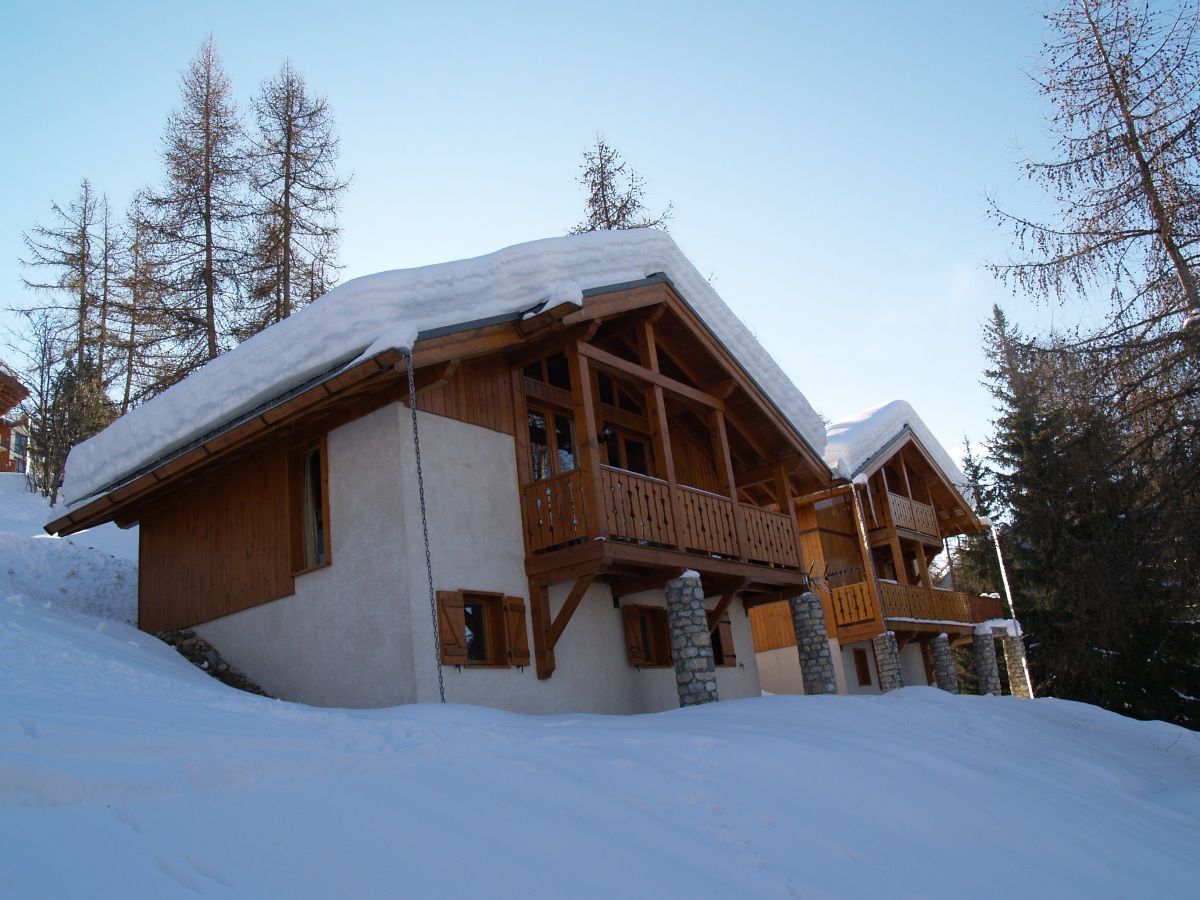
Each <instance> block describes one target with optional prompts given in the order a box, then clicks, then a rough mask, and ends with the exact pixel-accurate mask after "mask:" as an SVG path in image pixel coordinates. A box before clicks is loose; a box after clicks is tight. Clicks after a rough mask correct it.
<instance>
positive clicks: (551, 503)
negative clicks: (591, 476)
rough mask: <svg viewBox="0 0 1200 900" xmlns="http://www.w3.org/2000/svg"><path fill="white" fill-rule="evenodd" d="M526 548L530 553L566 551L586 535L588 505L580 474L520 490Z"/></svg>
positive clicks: (559, 476)
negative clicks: (562, 548) (562, 549)
mask: <svg viewBox="0 0 1200 900" xmlns="http://www.w3.org/2000/svg"><path fill="white" fill-rule="evenodd" d="M521 505H522V506H523V507H524V511H525V544H526V546H527V547H529V551H530V552H531V553H537V552H538V551H540V550H550V549H553V548H555V547H564V546H566V545H567V544H569V543H571V542H572V541H577V540H582V539H583V538H586V537H587V536H588V535H587V502H586V500H585V499H584V493H583V476H582V475H581V474H580V472H579V470H578V469H576V470H575V471H573V472H564V473H563V474H562V475H555V476H554V477H553V478H545V479H543V480H541V481H535V482H533V483H532V484H527V485H525V487H524V488H522V489H521Z"/></svg>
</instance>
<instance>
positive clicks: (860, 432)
mask: <svg viewBox="0 0 1200 900" xmlns="http://www.w3.org/2000/svg"><path fill="white" fill-rule="evenodd" d="M906 425H907V426H908V427H909V428H910V429H912V432H913V434H915V435H916V437H917V440H919V441H920V442H921V446H922V447H924V448H925V451H926V452H927V453H928V454H929V456H930V458H931V459H932V460H933V461H934V462H935V463H936V464H937V467H938V468H939V469H941V470H942V474H943V475H945V476H946V478H947V480H948V481H949V482H950V483H951V484H953V485H954V486H955V488H956V489H957V490H958V492H959V493H960V494H962V495H963V497H964V498H965V499H967V500H968V501H969V500H971V498H972V497H973V496H974V494H973V492H972V491H971V485H970V483H969V482H968V481H967V477H966V476H965V475H963V473H962V470H961V469H959V467H958V466H957V465H956V464H955V462H954V460H953V459H951V458H950V454H949V453H947V452H946V449H945V448H944V447H943V446H942V445H941V444H940V443H939V442H938V439H937V438H935V437H934V436H933V432H932V431H930V430H929V428H928V426H926V424H925V423H924V422H922V421H921V417H920V416H918V415H917V411H916V410H915V409H913V408H912V406H910V405H909V404H908V403H906V402H905V401H903V400H893V401H892V402H891V403H881V404H879V405H878V406H872V407H870V408H869V409H864V410H863V411H862V412H858V413H855V414H854V415H852V416H850V417H849V418H846V419H842V420H841V421H838V422H834V423H833V424H832V425H830V426H829V427H828V428H826V429H825V463H826V464H827V465H828V466H829V468H830V469H832V470H833V472H834V474H835V475H837V476H839V477H841V478H845V479H847V480H849V479H851V478H853V477H854V476H855V475H857V474H858V473H859V470H860V469H861V468H862V467H863V466H864V465H866V464H867V462H868V461H870V459H871V457H873V456H874V455H875V454H876V453H878V452H879V451H880V450H882V449H883V448H884V447H886V446H887V445H888V444H889V443H890V442H891V441H892V440H893V439H894V438H896V437H897V436H899V435H900V434H901V432H903V431H904V427H905V426H906Z"/></svg>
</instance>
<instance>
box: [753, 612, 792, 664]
mask: <svg viewBox="0 0 1200 900" xmlns="http://www.w3.org/2000/svg"><path fill="white" fill-rule="evenodd" d="M750 633H751V634H752V635H753V636H754V650H755V652H756V653H762V652H763V651H766V650H778V649H779V648H780V647H795V646H796V626H795V625H794V624H792V609H791V604H789V603H788V601H786V600H783V601H780V602H779V603H764V604H763V605H762V606H753V607H751V608H750Z"/></svg>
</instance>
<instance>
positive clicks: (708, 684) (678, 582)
mask: <svg viewBox="0 0 1200 900" xmlns="http://www.w3.org/2000/svg"><path fill="white" fill-rule="evenodd" d="M667 626H668V627H669V628H670V629H671V651H672V652H671V655H672V657H673V658H674V660H675V689H676V690H677V691H678V692H679V705H680V706H695V705H696V704H698V703H712V702H713V701H714V700H716V699H717V669H716V665H715V663H714V661H713V648H712V632H711V631H710V630H709V628H708V617H707V616H706V615H705V613H704V588H702V587H701V586H700V576H699V575H697V574H695V573H694V572H685V573H684V574H683V575H681V576H680V577H679V578H673V579H671V580H670V581H668V582H667Z"/></svg>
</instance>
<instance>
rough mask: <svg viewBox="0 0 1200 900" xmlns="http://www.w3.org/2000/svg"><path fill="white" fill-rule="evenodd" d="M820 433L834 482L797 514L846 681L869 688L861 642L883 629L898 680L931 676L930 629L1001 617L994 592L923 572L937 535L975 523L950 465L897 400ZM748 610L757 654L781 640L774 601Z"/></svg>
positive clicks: (869, 667)
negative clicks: (972, 590) (963, 588)
mask: <svg viewBox="0 0 1200 900" xmlns="http://www.w3.org/2000/svg"><path fill="white" fill-rule="evenodd" d="M827 438H828V443H827V446H826V452H825V458H826V461H827V462H828V463H829V465H830V466H831V468H832V469H834V470H835V471H838V472H839V473H840V474H841V475H842V476H843V477H842V478H841V480H842V482H843V483H842V484H841V485H839V486H837V487H834V488H833V489H831V490H828V491H825V492H823V493H819V494H814V495H812V496H810V497H807V498H804V500H803V501H802V502H801V503H799V504H798V509H797V515H798V520H799V525H800V533H801V544H802V548H803V553H804V557H805V559H806V560H807V561H808V562H809V564H810V565H811V566H812V567H813V576H814V577H813V582H814V589H815V590H817V592H818V593H820V594H821V595H822V596H823V597H824V598H826V600H827V604H828V608H829V611H830V614H829V615H828V616H827V618H826V625H827V629H828V634H829V636H830V638H832V639H835V640H836V645H837V646H838V647H839V648H840V649H841V652H842V654H843V657H844V671H843V673H841V674H844V676H845V678H846V682H847V689H848V690H850V691H852V692H853V691H854V690H855V689H858V688H861V689H867V690H872V689H874V690H878V689H879V685H880V682H879V678H878V672H877V661H876V660H875V658H874V654H873V650H872V647H871V645H870V643H869V642H870V641H871V639H873V638H875V637H877V636H879V635H881V634H884V633H886V632H889V631H890V632H892V633H893V634H894V635H895V639H896V643H897V650H898V652H899V653H900V654H901V655H902V658H903V661H904V662H905V663H907V666H906V668H907V674H908V677H907V678H906V679H905V683H908V684H911V683H919V684H933V683H934V672H933V659H932V654H931V652H930V646H929V643H930V641H931V640H932V639H933V638H935V637H936V636H937V635H939V634H946V635H947V636H948V638H949V640H950V643H951V644H960V643H964V642H967V641H971V640H972V639H973V635H974V633H975V630H976V626H977V625H978V624H979V623H983V622H987V621H990V620H995V619H1003V618H1005V617H1006V616H1007V615H1008V613H1007V611H1006V610H1005V608H1004V604H1003V602H1002V601H1001V600H1000V599H998V597H995V596H978V595H975V594H967V593H963V592H960V591H956V590H953V589H948V588H947V587H945V586H943V585H941V584H937V583H935V581H934V579H933V578H932V577H931V575H930V571H929V562H930V560H932V559H933V558H934V557H935V556H937V555H938V554H939V553H941V552H943V550H944V549H945V548H946V542H947V539H949V538H951V537H954V536H956V535H962V534H972V533H976V532H979V531H983V530H984V529H985V525H984V524H983V523H982V522H981V521H980V519H979V517H978V516H977V515H976V514H975V513H974V511H973V510H972V507H971V504H970V503H969V502H968V500H967V499H966V497H965V496H964V494H966V493H967V490H968V489H967V488H966V486H965V484H964V479H963V476H962V474H961V473H960V472H959V471H958V469H957V467H956V466H955V465H954V463H953V462H952V461H951V460H950V458H949V456H948V455H947V454H946V452H945V451H944V449H943V448H942V447H941V446H940V445H939V444H938V443H937V441H936V440H935V439H934V438H933V436H932V435H931V434H930V433H929V431H928V429H927V428H926V427H925V426H924V424H923V423H922V422H921V420H920V418H919V417H918V416H917V414H916V413H915V411H913V410H912V408H911V407H910V406H909V405H908V404H907V403H903V402H899V401H897V402H894V403H889V404H884V405H883V406H881V407H876V408H873V409H871V410H868V411H866V412H864V413H860V414H858V415H857V416H854V417H852V418H851V419H848V420H845V421H843V422H838V423H834V424H833V425H831V426H829V429H828V435H827ZM847 457H848V459H847ZM951 580H952V579H951ZM751 618H752V621H753V623H754V636H755V647H756V649H757V650H758V651H761V652H766V651H771V650H774V649H776V648H777V647H779V646H783V641H785V640H786V638H787V634H788V632H789V631H790V615H789V613H788V611H787V608H786V607H784V606H780V605H776V606H772V607H763V608H761V609H758V610H755V611H754V612H753V613H752V616H751ZM922 669H923V670H924V671H923V672H922Z"/></svg>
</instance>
